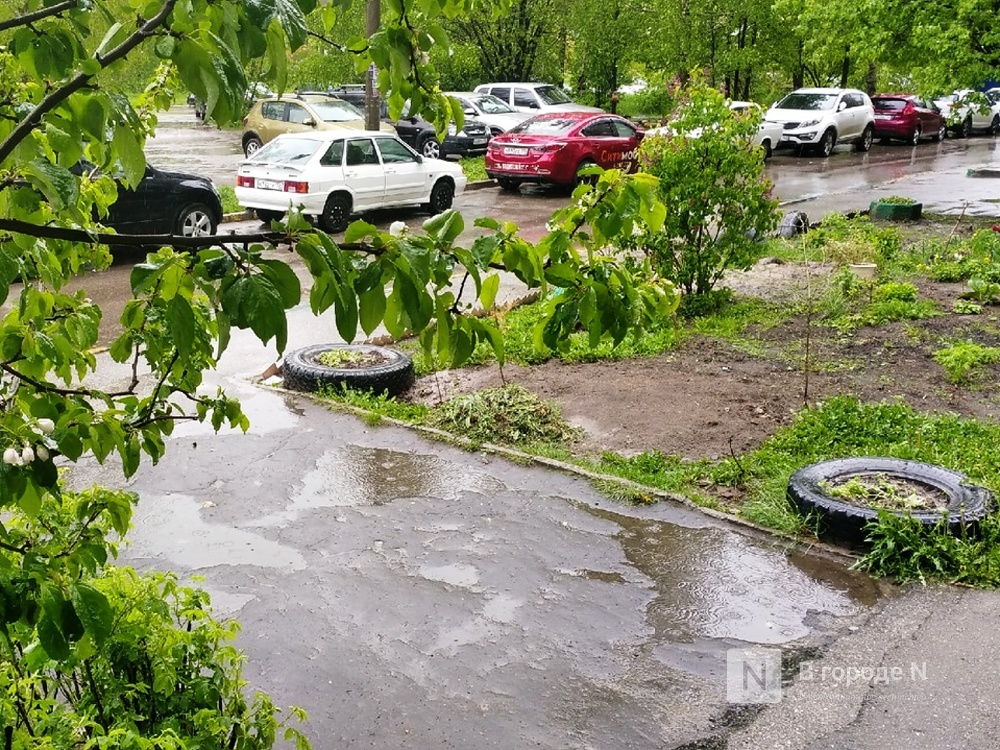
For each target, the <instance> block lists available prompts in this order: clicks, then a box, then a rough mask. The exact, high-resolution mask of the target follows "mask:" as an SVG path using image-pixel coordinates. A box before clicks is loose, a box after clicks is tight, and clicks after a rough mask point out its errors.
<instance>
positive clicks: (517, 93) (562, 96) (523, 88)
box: [476, 83, 604, 115]
mask: <svg viewBox="0 0 1000 750" xmlns="http://www.w3.org/2000/svg"><path fill="white" fill-rule="evenodd" d="M476 93H477V94H492V95H493V96H495V97H496V98H497V99H500V100H501V101H504V102H507V104H509V105H510V106H511V107H513V108H514V109H515V110H517V111H518V112H527V113H528V114H533V115H537V114H539V113H540V112H603V111H604V110H603V109H599V108H597V107H588V106H587V105H585V104H577V103H576V102H574V101H573V100H572V99H570V98H569V96H567V95H566V92H565V91H563V90H562V89H561V88H559V87H558V86H554V85H552V84H551V83H482V84H480V85H478V86H476Z"/></svg>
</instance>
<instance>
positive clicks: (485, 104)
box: [468, 94, 514, 115]
mask: <svg viewBox="0 0 1000 750" xmlns="http://www.w3.org/2000/svg"><path fill="white" fill-rule="evenodd" d="M468 101H469V103H470V104H472V106H473V107H474V108H475V109H478V110H479V111H480V112H482V113H483V114H484V115H507V114H510V113H511V112H514V110H513V109H512V108H511V106H510V105H509V104H507V103H506V102H503V101H501V100H500V99H497V98H496V97H495V96H493V95H492V94H477V95H476V96H470V97H469V99H468Z"/></svg>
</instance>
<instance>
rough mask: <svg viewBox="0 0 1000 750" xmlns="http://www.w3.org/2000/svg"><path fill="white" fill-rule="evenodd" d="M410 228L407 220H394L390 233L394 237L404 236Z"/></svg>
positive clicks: (390, 226)
mask: <svg viewBox="0 0 1000 750" xmlns="http://www.w3.org/2000/svg"><path fill="white" fill-rule="evenodd" d="M408 228H409V227H407V226H406V222H405V221H394V222H392V224H390V225H389V234H391V235H392V236H393V237H402V236H403V235H404V234H406V230H407V229H408Z"/></svg>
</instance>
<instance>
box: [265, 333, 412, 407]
mask: <svg viewBox="0 0 1000 750" xmlns="http://www.w3.org/2000/svg"><path fill="white" fill-rule="evenodd" d="M336 349H340V350H347V351H354V352H359V353H361V354H367V355H371V356H373V357H376V358H379V360H380V361H379V362H377V363H376V364H370V365H368V364H366V365H361V366H358V367H330V366H329V365H324V364H323V363H322V362H320V361H319V356H320V355H321V354H322V353H323V352H328V351H331V350H336ZM281 372H282V378H283V380H284V383H285V387H286V388H289V389H291V390H293V391H317V390H319V388H320V386H333V387H337V386H341V385H342V386H345V387H347V388H352V389H355V390H362V391H371V392H372V393H385V394H388V395H390V396H398V395H399V394H401V393H403V392H404V391H406V390H407V389H409V387H410V386H412V385H413V381H414V375H413V360H412V359H410V358H409V357H408V356H407V355H405V354H403V353H402V352H397V351H395V350H394V349H387V348H385V347H383V346H369V345H367V344H315V345H313V346H307V347H305V348H303V349H296V350H295V351H293V352H290V353H289V354H287V355H286V356H285V361H284V364H283V365H282V367H281Z"/></svg>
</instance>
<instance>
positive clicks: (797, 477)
mask: <svg viewBox="0 0 1000 750" xmlns="http://www.w3.org/2000/svg"><path fill="white" fill-rule="evenodd" d="M878 476H881V477H883V478H886V479H897V480H903V481H905V482H907V483H908V484H912V485H913V486H915V487H919V488H926V489H927V490H930V491H931V492H934V493H937V494H939V495H940V496H941V497H943V498H946V501H947V505H946V508H947V524H948V528H949V529H950V530H951V531H952V532H953V533H962V532H963V527H974V526H975V524H976V522H978V521H979V520H980V519H982V518H984V517H986V516H987V515H989V514H990V513H991V512H992V511H993V509H994V507H995V504H994V500H993V495H992V493H990V492H989V490H987V489H985V488H983V487H979V486H976V485H973V484H971V483H969V481H968V479H967V478H966V476H965V475H964V474H959V473H958V472H955V471H951V470H949V469H945V468H944V467H941V466H935V465H934V464H925V463H921V462H919V461H906V460H903V459H898V458H860V457H859V458H839V459H833V460H830V461H820V462H819V463H815V464H811V465H809V466H806V467H805V468H802V469H799V470H798V471H796V472H795V473H794V474H792V476H791V478H790V479H789V481H788V499H789V500H790V501H791V502H792V504H793V505H794V506H795V507H796V508H797V509H798V510H799V512H800V513H802V514H803V515H812V516H814V517H816V518H817V519H818V520H819V526H820V531H821V535H825V536H829V537H832V538H834V539H838V540H840V541H845V542H849V543H854V544H860V543H863V542H864V541H865V538H866V536H867V530H866V528H865V527H866V526H867V524H868V523H869V522H871V521H875V520H876V519H877V518H878V511H877V510H876V509H874V508H871V507H868V506H866V505H863V504H853V503H851V502H849V501H847V500H845V499H842V498H837V497H834V496H833V495H831V493H830V492H829V489H830V487H831V486H834V487H835V486H838V485H842V484H844V483H845V482H846V481H847V480H850V479H852V478H864V477H878ZM887 512H889V513H892V514H894V515H900V513H901V512H895V511H887ZM907 515H909V516H910V517H912V518H914V519H916V520H917V521H919V522H920V523H922V524H924V525H925V526H936V525H937V524H938V523H940V522H941V521H942V518H943V517H944V516H943V514H942V513H941V512H939V511H932V510H924V511H912V512H908V513H907Z"/></svg>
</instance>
